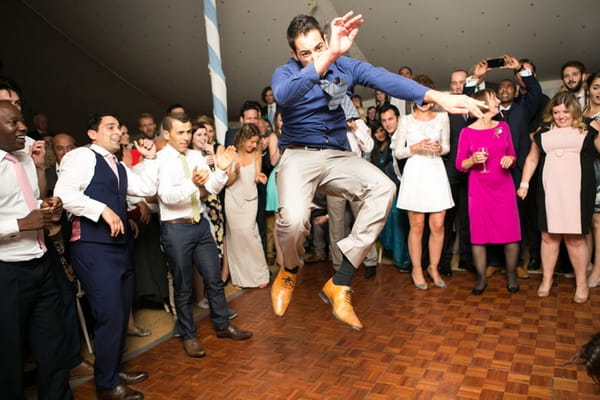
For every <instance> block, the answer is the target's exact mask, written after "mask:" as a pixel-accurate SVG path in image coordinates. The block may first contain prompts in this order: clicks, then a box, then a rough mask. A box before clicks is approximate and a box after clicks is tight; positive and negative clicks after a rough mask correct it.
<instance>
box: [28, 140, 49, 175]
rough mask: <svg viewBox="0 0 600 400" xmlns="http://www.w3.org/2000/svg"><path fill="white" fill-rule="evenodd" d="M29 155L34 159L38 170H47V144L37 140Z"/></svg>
mask: <svg viewBox="0 0 600 400" xmlns="http://www.w3.org/2000/svg"><path fill="white" fill-rule="evenodd" d="M29 155H30V156H31V158H33V162H34V164H35V167H36V168H37V169H45V168H46V165H45V161H46V160H45V157H46V142H44V141H43V140H36V141H35V142H33V144H32V145H31V147H30V148H29Z"/></svg>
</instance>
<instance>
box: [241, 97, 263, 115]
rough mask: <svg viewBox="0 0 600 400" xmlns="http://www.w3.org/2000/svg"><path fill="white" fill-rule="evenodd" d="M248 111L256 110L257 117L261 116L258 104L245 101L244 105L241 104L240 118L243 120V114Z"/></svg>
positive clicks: (252, 101)
mask: <svg viewBox="0 0 600 400" xmlns="http://www.w3.org/2000/svg"><path fill="white" fill-rule="evenodd" d="M248 110H256V112H257V113H258V115H259V116H260V115H261V111H260V104H258V102H256V101H254V100H246V101H245V102H244V104H242V108H240V117H241V118H244V113H245V112H246V111H248Z"/></svg>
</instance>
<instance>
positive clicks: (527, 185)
mask: <svg viewBox="0 0 600 400" xmlns="http://www.w3.org/2000/svg"><path fill="white" fill-rule="evenodd" d="M519 187H520V188H525V189H529V183H528V182H521V184H520V185H519Z"/></svg>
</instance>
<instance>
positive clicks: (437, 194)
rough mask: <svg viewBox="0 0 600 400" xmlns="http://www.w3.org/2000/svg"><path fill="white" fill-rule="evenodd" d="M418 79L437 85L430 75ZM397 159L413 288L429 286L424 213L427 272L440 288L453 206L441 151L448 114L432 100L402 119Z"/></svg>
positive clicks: (446, 143)
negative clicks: (424, 265)
mask: <svg viewBox="0 0 600 400" xmlns="http://www.w3.org/2000/svg"><path fill="white" fill-rule="evenodd" d="M415 80H416V81H417V82H419V83H420V84H422V85H424V86H427V87H431V88H433V81H432V80H431V78H429V76H427V75H418V76H417V77H416V78H415ZM392 141H393V144H392V147H393V148H394V157H396V158H398V159H403V158H407V159H408V160H407V161H406V165H405V167H404V173H403V175H402V180H401V183H400V189H399V192H398V202H397V204H396V206H397V207H398V208H401V209H404V210H406V211H407V212H408V221H409V224H410V231H409V233H408V252H409V255H410V260H411V262H412V273H411V277H412V280H413V283H414V285H415V287H417V288H418V289H421V290H427V281H426V280H425V277H424V276H423V269H422V266H421V256H422V253H423V249H422V245H421V243H422V238H423V230H424V228H425V214H429V228H430V231H431V234H430V236H429V261H430V262H429V266H428V267H427V272H428V274H429V276H430V277H431V279H432V280H433V283H434V285H435V286H437V287H441V288H444V287H446V283H445V282H444V281H443V279H442V278H441V277H440V274H439V271H438V264H439V262H440V257H441V254H442V246H443V243H444V217H445V215H446V210H447V209H449V208H452V207H454V201H453V200H452V193H451V191H450V184H449V183H448V176H447V175H446V168H445V167H444V163H443V161H442V158H441V155H442V154H446V153H448V152H449V151H450V123H449V120H448V114H446V113H445V112H436V111H435V110H434V109H433V105H432V104H423V105H420V106H419V105H416V104H415V105H414V109H413V112H412V114H409V115H407V116H403V117H402V118H401V119H400V124H399V128H398V132H397V134H396V135H394V138H392Z"/></svg>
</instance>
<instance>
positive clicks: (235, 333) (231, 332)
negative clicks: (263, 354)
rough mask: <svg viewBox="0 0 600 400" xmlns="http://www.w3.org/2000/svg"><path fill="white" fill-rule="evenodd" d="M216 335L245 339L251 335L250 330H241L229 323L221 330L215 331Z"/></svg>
mask: <svg viewBox="0 0 600 400" xmlns="http://www.w3.org/2000/svg"><path fill="white" fill-rule="evenodd" d="M217 337H218V338H229V339H231V340H246V339H250V338H251V337H252V332H249V331H244V330H241V329H239V328H237V327H236V326H235V325H232V324H229V326H228V327H227V328H225V329H223V330H222V331H217Z"/></svg>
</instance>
